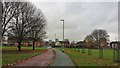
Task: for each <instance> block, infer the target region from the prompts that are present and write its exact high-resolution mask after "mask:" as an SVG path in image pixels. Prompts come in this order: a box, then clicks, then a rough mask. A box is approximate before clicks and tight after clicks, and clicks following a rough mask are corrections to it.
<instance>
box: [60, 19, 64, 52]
mask: <svg viewBox="0 0 120 68" xmlns="http://www.w3.org/2000/svg"><path fill="white" fill-rule="evenodd" d="M60 21H62V22H63V46H62V51H63V52H64V19H61V20H60Z"/></svg>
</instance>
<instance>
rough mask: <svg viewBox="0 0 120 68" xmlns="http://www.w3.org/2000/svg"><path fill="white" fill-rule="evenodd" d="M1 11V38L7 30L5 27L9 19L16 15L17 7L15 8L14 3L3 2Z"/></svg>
mask: <svg viewBox="0 0 120 68" xmlns="http://www.w3.org/2000/svg"><path fill="white" fill-rule="evenodd" d="M2 4H3V5H2V6H3V7H2V8H3V9H2V36H3V35H4V34H5V32H6V31H7V30H8V29H9V27H7V25H8V24H9V23H10V21H11V19H12V18H13V17H14V16H15V15H16V13H17V12H16V10H17V9H18V7H17V6H16V5H17V4H18V3H14V2H3V3H2Z"/></svg>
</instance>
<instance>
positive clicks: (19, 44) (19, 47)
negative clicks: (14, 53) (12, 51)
mask: <svg viewBox="0 0 120 68" xmlns="http://www.w3.org/2000/svg"><path fill="white" fill-rule="evenodd" d="M18 51H21V42H18Z"/></svg>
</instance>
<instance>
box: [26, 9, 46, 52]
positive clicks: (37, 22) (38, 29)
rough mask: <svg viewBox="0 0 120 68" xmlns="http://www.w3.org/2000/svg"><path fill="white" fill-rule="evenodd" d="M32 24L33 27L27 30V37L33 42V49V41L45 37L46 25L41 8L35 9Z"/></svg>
mask: <svg viewBox="0 0 120 68" xmlns="http://www.w3.org/2000/svg"><path fill="white" fill-rule="evenodd" d="M33 20H34V21H33V23H32V26H33V27H34V28H33V29H32V30H31V31H30V32H29V35H28V36H29V38H30V40H31V41H32V42H33V50H34V49H35V42H36V41H39V40H42V38H43V37H45V34H46V32H45V26H46V19H45V17H44V15H43V13H42V11H41V10H39V9H38V10H37V12H36V14H35V16H34V17H33Z"/></svg>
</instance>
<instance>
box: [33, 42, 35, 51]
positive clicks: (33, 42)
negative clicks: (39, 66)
mask: <svg viewBox="0 0 120 68" xmlns="http://www.w3.org/2000/svg"><path fill="white" fill-rule="evenodd" d="M33 50H35V41H33Z"/></svg>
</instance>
